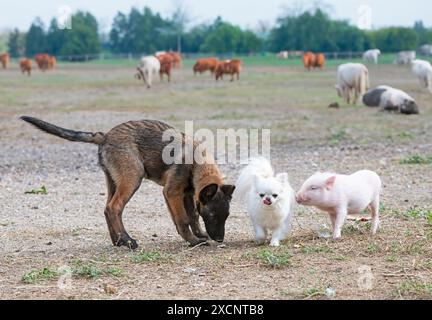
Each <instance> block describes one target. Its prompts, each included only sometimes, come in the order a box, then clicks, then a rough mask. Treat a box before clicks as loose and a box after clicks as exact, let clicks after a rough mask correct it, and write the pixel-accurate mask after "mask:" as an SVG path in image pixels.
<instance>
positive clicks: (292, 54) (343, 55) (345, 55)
mask: <svg viewBox="0 0 432 320" xmlns="http://www.w3.org/2000/svg"><path fill="white" fill-rule="evenodd" d="M287 52H288V55H287V56H286V59H290V60H294V59H300V58H301V57H302V55H303V52H302V51H287ZM153 54H154V53H151V54H150V53H146V52H143V53H98V54H84V55H62V56H56V58H57V60H58V61H64V62H88V61H93V60H129V61H134V60H139V59H140V58H141V57H143V56H147V55H153ZM324 55H325V57H326V59H329V60H339V59H342V60H343V59H359V58H362V56H363V52H325V53H324ZM182 56H183V58H185V59H191V60H193V59H199V58H204V57H210V56H214V57H218V58H219V59H232V58H234V57H239V58H241V57H277V53H271V52H263V53H247V54H244V53H243V54H237V53H233V52H231V53H187V52H186V53H182Z"/></svg>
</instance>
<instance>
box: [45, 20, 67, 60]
mask: <svg viewBox="0 0 432 320" xmlns="http://www.w3.org/2000/svg"><path fill="white" fill-rule="evenodd" d="M65 41H66V37H65V30H63V29H59V28H58V25H57V20H56V19H52V20H51V22H50V26H49V29H48V34H47V52H48V53H49V54H52V55H59V54H60V52H61V51H62V48H63V46H64V44H65Z"/></svg>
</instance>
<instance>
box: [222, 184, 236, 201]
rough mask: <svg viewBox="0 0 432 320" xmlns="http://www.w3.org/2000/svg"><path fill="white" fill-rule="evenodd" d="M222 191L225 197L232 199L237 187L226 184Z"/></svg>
mask: <svg viewBox="0 0 432 320" xmlns="http://www.w3.org/2000/svg"><path fill="white" fill-rule="evenodd" d="M221 190H222V192H223V193H224V195H226V196H227V197H230V198H231V197H232V194H233V192H234V190H235V186H233V185H231V184H224V185H223V186H221Z"/></svg>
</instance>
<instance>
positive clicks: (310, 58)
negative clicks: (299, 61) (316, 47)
mask: <svg viewBox="0 0 432 320" xmlns="http://www.w3.org/2000/svg"><path fill="white" fill-rule="evenodd" d="M314 63H315V55H314V54H313V53H312V52H305V53H304V54H303V65H304V67H305V68H306V69H308V70H310V69H311V68H312V67H313V65H314Z"/></svg>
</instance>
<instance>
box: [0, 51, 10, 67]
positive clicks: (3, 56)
mask: <svg viewBox="0 0 432 320" xmlns="http://www.w3.org/2000/svg"><path fill="white" fill-rule="evenodd" d="M9 61H10V56H9V53H0V62H1V64H2V67H3V69H7V68H8V66H9Z"/></svg>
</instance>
